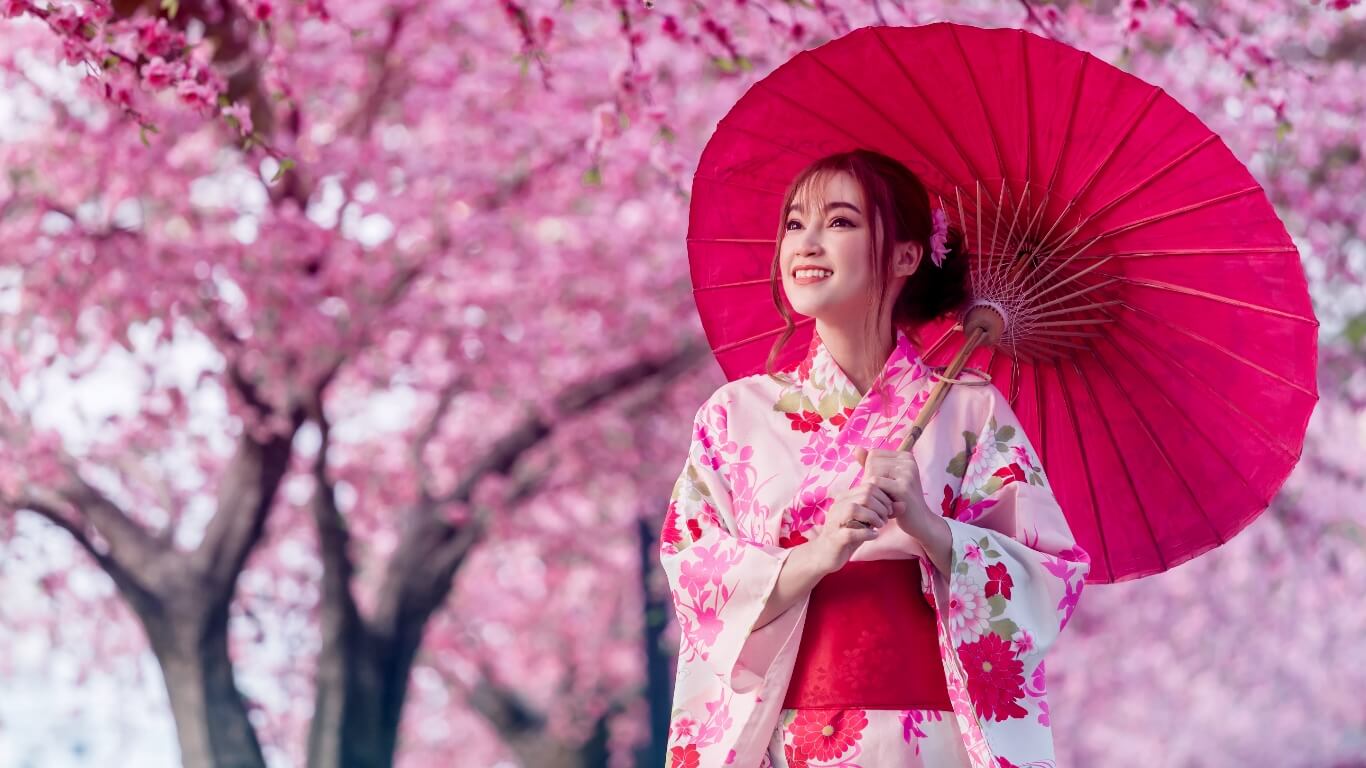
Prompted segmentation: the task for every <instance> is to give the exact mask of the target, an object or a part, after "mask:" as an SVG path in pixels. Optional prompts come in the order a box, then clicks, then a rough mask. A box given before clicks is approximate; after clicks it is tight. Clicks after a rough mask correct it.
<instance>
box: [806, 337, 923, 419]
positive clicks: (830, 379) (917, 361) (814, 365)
mask: <svg viewBox="0 0 1366 768" xmlns="http://www.w3.org/2000/svg"><path fill="white" fill-rule="evenodd" d="M895 331H896V344H895V346H893V347H892V353H891V354H890V355H888V357H887V361H886V362H885V363H883V366H882V371H881V372H880V373H879V374H878V378H877V381H875V382H874V387H876V385H877V382H880V381H882V379H883V378H884V377H885V376H886V375H887V372H888V371H889V370H904V369H905V368H906V367H908V366H909V367H920V366H923V363H922V361H921V358H920V353H919V352H917V351H916V349H915V345H913V344H912V343H911V340H910V339H909V338H908V337H907V336H906V333H905V331H903V330H901V328H899V327H898V328H895ZM797 381H798V382H800V383H801V384H802V385H805V386H810V387H811V388H813V389H814V390H815V391H816V392H817V393H820V394H825V393H828V392H840V393H847V394H851V395H852V397H853V401H854V402H855V403H857V402H858V401H859V391H858V388H857V387H855V386H854V382H853V380H852V379H850V378H849V375H848V374H846V373H845V372H844V369H843V368H840V366H839V363H837V362H835V358H834V356H833V355H831V354H830V350H829V348H827V347H826V346H825V342H823V341H821V337H820V334H819V333H817V332H816V329H815V328H814V327H813V328H812V329H811V344H810V345H809V346H808V347H807V350H806V357H805V358H803V359H802V361H801V362H800V363H798V365H797Z"/></svg>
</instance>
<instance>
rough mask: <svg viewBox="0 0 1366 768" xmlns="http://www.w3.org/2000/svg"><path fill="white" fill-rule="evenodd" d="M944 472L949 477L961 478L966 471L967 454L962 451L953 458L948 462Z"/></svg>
mask: <svg viewBox="0 0 1366 768" xmlns="http://www.w3.org/2000/svg"><path fill="white" fill-rule="evenodd" d="M946 471H947V472H948V473H949V474H950V475H953V476H954V477H958V478H961V477H962V476H963V475H964V474H966V473H967V471H968V452H967V451H962V452H961V453H959V454H958V455H957V456H954V457H953V460H952V461H950V462H949V467H948V469H947V470H946Z"/></svg>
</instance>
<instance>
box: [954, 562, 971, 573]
mask: <svg viewBox="0 0 1366 768" xmlns="http://www.w3.org/2000/svg"><path fill="white" fill-rule="evenodd" d="M954 570H955V571H957V572H958V573H967V572H968V564H967V563H959V564H958V566H957V567H956V568H954Z"/></svg>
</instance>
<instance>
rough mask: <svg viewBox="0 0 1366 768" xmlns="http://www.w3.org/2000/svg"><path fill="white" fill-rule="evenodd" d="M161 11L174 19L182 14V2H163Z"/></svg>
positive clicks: (162, 0)
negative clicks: (178, 14)
mask: <svg viewBox="0 0 1366 768" xmlns="http://www.w3.org/2000/svg"><path fill="white" fill-rule="evenodd" d="M161 10H163V11H165V12H166V15H167V16H170V17H171V18H173V19H174V18H175V15H176V14H177V13H180V0H161Z"/></svg>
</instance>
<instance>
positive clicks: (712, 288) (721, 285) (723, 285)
mask: <svg viewBox="0 0 1366 768" xmlns="http://www.w3.org/2000/svg"><path fill="white" fill-rule="evenodd" d="M768 283H769V278H767V277H760V278H756V279H754V280H740V281H739V282H734V283H717V284H716V285H703V286H699V287H697V288H694V289H692V292H693V293H702V292H704V291H716V290H720V289H722V288H743V287H745V286H749V285H768Z"/></svg>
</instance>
